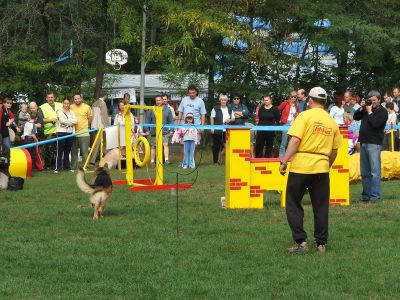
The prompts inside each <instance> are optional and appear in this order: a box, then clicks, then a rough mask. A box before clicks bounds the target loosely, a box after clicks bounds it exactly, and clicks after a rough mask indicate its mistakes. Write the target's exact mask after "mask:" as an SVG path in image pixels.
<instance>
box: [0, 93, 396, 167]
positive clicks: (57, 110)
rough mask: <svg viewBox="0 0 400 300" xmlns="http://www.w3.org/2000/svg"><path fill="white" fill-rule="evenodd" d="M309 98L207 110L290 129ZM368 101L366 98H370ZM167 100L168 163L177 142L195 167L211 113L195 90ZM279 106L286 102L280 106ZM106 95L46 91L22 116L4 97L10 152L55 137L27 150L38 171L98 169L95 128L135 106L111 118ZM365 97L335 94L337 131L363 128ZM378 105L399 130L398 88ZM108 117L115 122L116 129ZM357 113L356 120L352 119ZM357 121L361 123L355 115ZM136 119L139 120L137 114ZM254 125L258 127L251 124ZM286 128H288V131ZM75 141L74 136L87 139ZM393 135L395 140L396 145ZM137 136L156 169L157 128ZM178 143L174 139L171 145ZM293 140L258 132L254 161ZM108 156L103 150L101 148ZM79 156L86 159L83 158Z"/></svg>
mask: <svg viewBox="0 0 400 300" xmlns="http://www.w3.org/2000/svg"><path fill="white" fill-rule="evenodd" d="M306 95H307V92H306V91H305V90H304V89H299V90H297V91H292V92H290V93H289V94H288V97H287V98H286V99H283V100H282V99H274V97H272V95H268V94H266V95H264V96H263V97H262V99H261V101H260V103H259V104H258V105H256V107H255V109H254V112H251V111H250V110H249V108H248V107H247V106H246V104H245V103H244V102H243V100H244V99H243V97H242V96H241V95H240V94H232V95H231V96H230V97H228V96H227V95H223V94H221V95H220V96H219V99H218V102H217V103H216V104H215V105H214V106H212V109H211V111H210V112H209V115H208V117H209V123H210V124H211V125H237V126H254V125H255V126H279V125H285V126H288V127H290V126H291V124H292V123H293V122H294V120H295V119H296V117H297V116H298V115H299V114H301V113H302V112H303V111H306V110H308V109H309V106H308V102H307V101H308V100H307V97H306ZM367 98H368V97H367ZM169 100H170V99H169V96H168V95H165V94H163V95H159V96H157V97H155V99H154V105H156V106H161V107H163V112H162V116H163V125H164V127H163V131H162V144H163V160H164V163H166V164H170V153H169V152H170V150H169V145H170V144H171V140H172V142H179V143H182V144H183V145H184V147H183V148H184V149H183V157H182V161H181V166H182V167H183V168H194V167H195V161H194V160H195V159H194V156H195V148H196V145H198V144H200V142H201V140H202V139H204V137H205V135H204V132H203V130H202V129H201V128H196V125H205V124H206V123H207V110H206V105H205V102H204V101H203V99H201V98H200V97H199V90H198V88H197V87H196V86H189V87H188V95H187V96H186V97H184V98H183V99H182V101H181V102H180V105H179V107H178V109H177V111H175V110H174V108H173V107H172V106H171V105H170V104H169ZM278 100H280V101H278ZM107 101H108V97H107V93H106V92H105V91H101V93H100V95H99V98H98V99H97V100H96V101H95V102H94V103H93V104H92V105H91V106H89V105H88V104H86V103H85V101H84V99H83V97H82V95H81V94H80V93H79V92H77V93H75V94H74V95H73V96H72V98H68V97H65V98H64V99H62V102H58V101H56V95H55V93H54V92H48V93H47V94H46V97H45V102H44V103H43V104H42V105H40V106H38V105H37V104H36V103H35V102H30V103H23V104H21V105H20V106H19V108H18V111H14V112H13V111H12V99H10V98H4V99H3V98H1V97H0V116H1V122H0V132H1V135H0V139H1V144H2V145H3V146H4V147H7V148H11V147H12V145H13V143H16V141H17V140H19V142H20V143H23V144H31V143H34V142H37V141H40V140H50V139H53V138H56V137H59V138H61V139H58V140H57V141H56V142H50V143H47V144H44V145H43V147H41V149H39V147H31V148H28V150H29V152H30V154H31V157H32V162H33V166H34V168H36V169H37V170H43V169H51V170H53V171H54V172H55V173H58V172H60V171H71V172H73V171H74V170H76V168H77V167H78V166H79V162H80V161H81V162H85V161H86V159H87V158H88V153H89V149H92V150H93V151H92V152H93V153H92V155H91V158H90V165H95V164H96V163H97V162H98V159H99V152H100V151H99V149H100V146H101V145H100V139H97V141H96V142H94V140H95V136H96V134H97V132H91V133H90V134H89V133H88V132H87V131H88V130H89V129H94V128H100V127H107V126H109V125H111V124H114V125H118V124H123V123H124V114H123V112H124V106H125V105H127V104H129V103H130V95H129V94H125V95H124V98H123V99H122V100H120V101H119V102H118V103H117V105H116V106H115V107H113V108H112V113H111V114H109V108H107ZM365 101H366V99H364V98H363V97H360V96H359V95H357V94H352V92H351V91H346V92H345V93H344V94H343V95H337V96H335V98H334V99H333V100H332V101H330V105H328V106H327V107H326V108H325V109H326V110H327V112H328V113H329V114H330V116H331V117H332V118H333V119H334V120H335V122H336V123H337V125H338V126H351V125H360V124H361V119H360V116H358V114H357V112H358V111H360V110H362V109H363V107H365ZM377 101H378V102H379V105H380V106H382V108H383V109H384V110H385V111H387V114H388V118H387V121H386V122H387V123H386V124H387V125H396V124H397V123H398V121H399V105H400V88H399V87H396V88H394V89H393V91H392V93H390V92H386V93H384V95H383V99H382V101H381V99H380V94H379V97H378V100H377ZM110 115H111V116H112V117H113V118H112V119H113V122H112V123H111V118H110ZM355 115H356V117H354V116H355ZM357 116H358V117H357ZM131 118H132V119H134V120H135V122H136V123H137V122H138V118H137V116H135V115H133V114H132V115H131ZM252 119H254V120H255V123H250V122H249V121H250V120H252ZM145 123H147V124H155V116H154V113H152V111H149V112H147V113H146V120H145ZM168 124H186V125H188V126H186V127H185V128H183V129H178V130H173V129H170V128H168V127H167V125H168ZM288 127H285V129H286V128H288ZM82 132H85V133H84V134H80V135H77V136H71V137H70V135H71V134H73V133H82ZM392 132H394V134H395V138H394V144H393V145H392V138H391V135H392ZM210 133H211V141H212V157H213V163H214V164H215V165H219V164H221V163H222V155H223V154H224V143H225V130H219V129H218V130H211V132H210ZM135 134H136V135H137V136H138V135H143V136H147V137H148V139H149V142H150V145H151V165H152V166H154V164H155V159H156V158H155V155H156V151H155V135H156V132H155V128H154V127H147V128H146V127H144V128H143V129H141V130H140V131H137V130H136V131H135ZM358 137H359V131H358V130H351V131H350V133H349V153H350V154H352V153H354V152H355V151H358V150H359V148H360V146H359V144H358ZM171 138H172V139H171ZM288 139H289V138H288V134H287V131H285V130H279V131H277V130H275V131H274V130H268V131H261V130H258V131H252V135H251V144H252V149H254V151H253V152H254V153H252V155H253V157H256V158H261V157H283V155H284V153H285V150H286V147H287V145H288ZM382 147H383V150H391V149H392V148H394V149H395V150H399V136H398V131H397V130H394V129H386V130H385V131H384V138H383V142H382ZM103 150H104V152H103V153H105V149H103ZM79 154H80V157H81V160H80V159H79Z"/></svg>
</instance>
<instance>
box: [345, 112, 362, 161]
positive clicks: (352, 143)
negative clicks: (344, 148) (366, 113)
mask: <svg viewBox="0 0 400 300" xmlns="http://www.w3.org/2000/svg"><path fill="white" fill-rule="evenodd" d="M343 120H344V125H345V126H357V125H359V124H358V123H357V121H354V120H353V116H352V115H351V114H349V113H344V115H343ZM358 133H359V131H358V130H350V129H349V134H348V138H349V154H350V155H351V154H354V153H356V152H357V140H358Z"/></svg>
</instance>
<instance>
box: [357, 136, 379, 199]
mask: <svg viewBox="0 0 400 300" xmlns="http://www.w3.org/2000/svg"><path fill="white" fill-rule="evenodd" d="M381 151H382V145H375V144H361V151H360V152H361V153H360V167H361V178H362V186H363V191H362V194H361V198H362V200H364V201H369V200H379V199H380V198H381Z"/></svg>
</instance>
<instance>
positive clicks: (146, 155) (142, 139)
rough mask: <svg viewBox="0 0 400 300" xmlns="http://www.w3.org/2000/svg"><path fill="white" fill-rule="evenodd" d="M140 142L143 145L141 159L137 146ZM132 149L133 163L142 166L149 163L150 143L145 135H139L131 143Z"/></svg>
mask: <svg viewBox="0 0 400 300" xmlns="http://www.w3.org/2000/svg"><path fill="white" fill-rule="evenodd" d="M140 142H142V144H143V146H144V157H143V160H141V159H140V156H139V147H138V146H139V143H140ZM133 151H134V154H133V157H134V159H135V163H136V165H137V166H138V167H143V166H145V165H146V164H148V163H149V161H150V145H149V141H148V140H147V139H146V138H145V137H143V136H141V137H139V138H137V139H136V140H135V143H134V144H133Z"/></svg>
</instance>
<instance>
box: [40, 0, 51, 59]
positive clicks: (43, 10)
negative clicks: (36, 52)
mask: <svg viewBox="0 0 400 300" xmlns="http://www.w3.org/2000/svg"><path fill="white" fill-rule="evenodd" d="M47 2H48V1H47V0H46V1H40V2H38V3H39V4H40V6H39V11H40V15H41V18H42V23H43V32H42V34H43V43H42V49H43V53H44V55H45V57H49V55H50V51H49V48H50V44H49V36H50V34H49V32H50V20H49V17H48V16H47V15H46V5H47Z"/></svg>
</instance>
